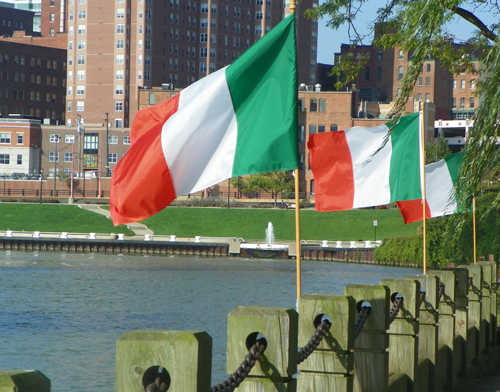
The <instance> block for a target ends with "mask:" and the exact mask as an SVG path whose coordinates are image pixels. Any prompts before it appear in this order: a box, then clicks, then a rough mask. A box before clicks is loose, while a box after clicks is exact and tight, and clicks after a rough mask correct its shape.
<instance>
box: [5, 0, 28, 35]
mask: <svg viewBox="0 0 500 392" xmlns="http://www.w3.org/2000/svg"><path fill="white" fill-rule="evenodd" d="M34 16H35V13H34V12H31V11H27V10H22V9H16V8H14V5H13V4H10V3H4V2H1V1H0V36H9V37H10V36H11V35H12V34H13V33H14V31H16V30H25V31H26V32H27V33H28V34H29V35H32V34H33V17H34Z"/></svg>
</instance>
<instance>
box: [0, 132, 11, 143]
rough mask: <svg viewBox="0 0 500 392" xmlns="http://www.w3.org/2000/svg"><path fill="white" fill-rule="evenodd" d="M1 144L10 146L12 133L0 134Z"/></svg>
mask: <svg viewBox="0 0 500 392" xmlns="http://www.w3.org/2000/svg"><path fill="white" fill-rule="evenodd" d="M0 143H2V144H10V132H2V133H0Z"/></svg>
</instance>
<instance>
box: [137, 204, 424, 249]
mask: <svg viewBox="0 0 500 392" xmlns="http://www.w3.org/2000/svg"><path fill="white" fill-rule="evenodd" d="M300 219H301V225H300V226H301V238H302V239H307V240H332V241H333V240H338V241H349V240H374V236H375V230H374V227H373V221H374V220H377V222H378V226H377V239H378V240H381V239H383V238H384V237H393V236H406V235H414V234H416V230H417V226H419V225H420V224H419V223H413V224H408V225H405V224H404V223H403V218H402V217H401V214H400V212H399V210H397V209H387V210H375V209H367V210H352V211H338V212H327V213H324V212H321V213H320V212H317V211H314V210H302V211H301V212H300ZM268 222H272V224H273V226H274V233H275V237H276V240H278V241H279V240H294V239H295V211H293V210H280V209H235V208H232V209H226V208H194V207H188V208H181V207H168V208H166V209H164V210H163V211H161V212H160V213H158V214H156V215H154V216H152V217H151V218H148V219H146V220H144V221H143V222H142V223H144V224H145V225H147V226H148V227H149V228H150V229H151V230H153V232H154V233H155V234H165V235H172V234H175V235H177V236H181V237H183V236H185V237H194V236H197V235H199V236H204V237H241V238H244V239H245V240H246V241H248V240H264V239H265V230H266V228H267V225H268Z"/></svg>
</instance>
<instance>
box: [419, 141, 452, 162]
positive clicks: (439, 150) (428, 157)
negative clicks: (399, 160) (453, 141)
mask: <svg viewBox="0 0 500 392" xmlns="http://www.w3.org/2000/svg"><path fill="white" fill-rule="evenodd" d="M452 153H453V152H452V151H451V148H450V146H449V145H448V143H447V142H446V140H445V139H444V136H443V135H441V137H439V138H437V139H436V140H433V141H429V142H427V143H426V144H425V163H426V164H427V165H428V164H429V163H434V162H437V161H440V160H441V159H443V158H445V157H447V156H448V155H451V154H452Z"/></svg>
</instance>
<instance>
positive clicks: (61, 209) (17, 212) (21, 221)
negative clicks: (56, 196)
mask: <svg viewBox="0 0 500 392" xmlns="http://www.w3.org/2000/svg"><path fill="white" fill-rule="evenodd" d="M7 229H10V230H14V231H21V230H25V231H42V232H63V231H67V232H70V233H124V234H130V235H133V234H134V233H133V232H132V231H130V230H129V229H127V227H126V226H124V225H121V226H117V227H114V226H113V224H112V223H111V220H109V219H107V218H106V217H105V216H103V215H99V214H96V213H93V212H89V211H85V210H82V209H81V208H78V207H77V206H70V205H63V204H22V203H0V230H7Z"/></svg>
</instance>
